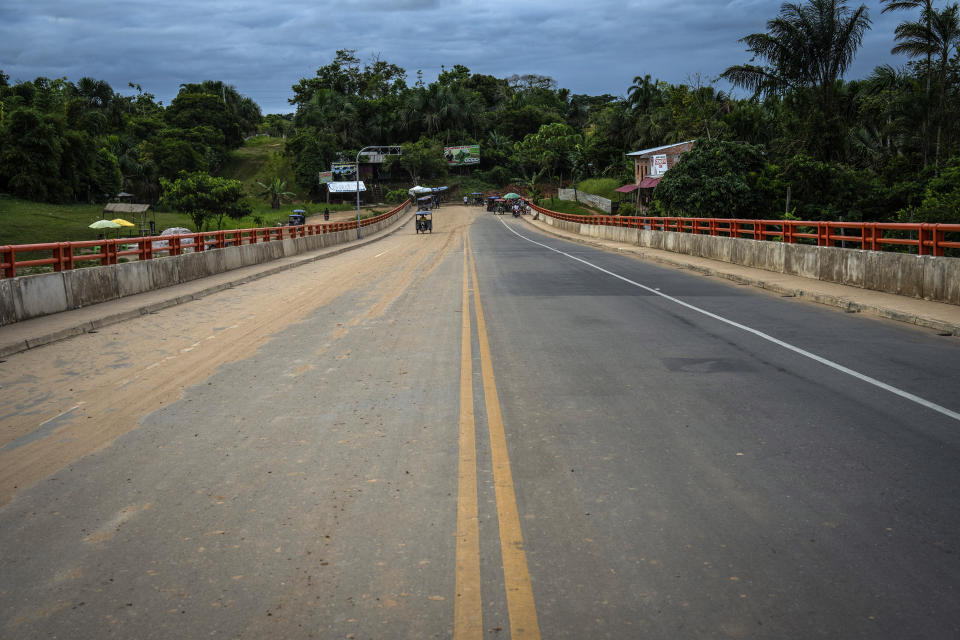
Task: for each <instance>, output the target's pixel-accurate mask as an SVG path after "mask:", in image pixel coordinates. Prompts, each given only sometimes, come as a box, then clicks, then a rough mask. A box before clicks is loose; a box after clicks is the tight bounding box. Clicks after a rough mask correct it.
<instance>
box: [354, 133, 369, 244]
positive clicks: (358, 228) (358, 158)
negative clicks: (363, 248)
mask: <svg viewBox="0 0 960 640" xmlns="http://www.w3.org/2000/svg"><path fill="white" fill-rule="evenodd" d="M363 149H366V147H364V148H363ZM363 149H360V151H357V161H356V162H355V163H354V165H353V166H354V168H355V169H356V175H355V176H354V178H355V179H356V182H354V183H353V186H354V187H356V189H357V240H359V239H360V237H361V236H360V154H361V153H363Z"/></svg>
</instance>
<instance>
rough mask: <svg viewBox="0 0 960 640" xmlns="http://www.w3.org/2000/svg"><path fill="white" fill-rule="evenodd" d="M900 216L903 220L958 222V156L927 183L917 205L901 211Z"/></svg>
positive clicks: (959, 182)
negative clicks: (914, 207) (911, 208)
mask: <svg viewBox="0 0 960 640" xmlns="http://www.w3.org/2000/svg"><path fill="white" fill-rule="evenodd" d="M900 216H901V217H902V218H904V222H907V221H909V222H915V221H916V222H942V223H947V224H957V223H960V158H953V159H952V160H951V161H950V162H949V163H947V166H946V167H944V169H943V172H942V173H941V174H940V175H939V176H937V177H935V178H933V179H932V180H930V181H929V182H928V183H927V187H926V189H924V193H923V201H922V202H921V204H920V206H919V207H917V208H916V209H915V210H906V211H901V212H900Z"/></svg>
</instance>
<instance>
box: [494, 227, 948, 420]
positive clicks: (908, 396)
mask: <svg viewBox="0 0 960 640" xmlns="http://www.w3.org/2000/svg"><path fill="white" fill-rule="evenodd" d="M500 222H501V224H503V226H504V227H506V228H507V229H509V230H510V232H511V233H513V234H514V235H516V236H517V237H518V238H522V239H523V240H526V241H527V242H529V243H531V244H535V245H538V246H540V247H543V248H544V249H549V250H550V251H553V252H555V253H559V254H560V255H562V256H566V257H568V258H570V259H571V260H576V261H577V262H581V263H583V264H585V265H587V266H588V267H592V268H594V269H596V270H597V271H600V272H602V273H605V274H607V275H609V276H613V277H614V278H617V279H618V280H622V281H623V282H626V283H628V284H632V285H633V286H635V287H639V288H640V289H643V290H644V291H648V292H650V293H652V294H654V295H657V296H660V297H661V298H664V299H665V300H669V301H670V302H674V303H676V304H678V305H680V306H681V307H686V308H687V309H690V310H691V311H696V312H697V313H702V314H703V315H705V316H707V317H709V318H713V319H714V320H717V321H719V322H723V323H725V324H728V325H730V326H731V327H736V328H737V329H740V330H742V331H746V332H747V333H752V334H753V335H755V336H757V337H758V338H763V339H764V340H767V341H768V342H772V343H773V344H775V345H778V346H780V347H783V348H784V349H787V350H789V351H793V352H794V353H796V354H799V355H801V356H804V357H805V358H809V359H811V360H814V361H815V362H819V363H820V364H822V365H825V366H827V367H830V368H831V369H835V370H836V371H839V372H841V373H845V374H847V375H848V376H852V377H854V378H856V379H857V380H861V381H862V382H866V383H867V384H870V385H873V386H875V387H877V388H880V389H883V390H884V391H888V392H890V393H892V394H894V395H896V396H900V397H901V398H903V399H905V400H909V401H910V402H915V403H916V404H919V405H920V406H922V407H926V408H927V409H930V410H932V411H936V412H937V413H940V414H942V415H945V416H947V417H948V418H953V419H954V420H957V421H960V413H958V412H956V411H952V410H950V409H948V408H946V407H944V406H941V405H939V404H937V403H935V402H931V401H930V400H927V399H925V398H921V397H920V396H917V395H914V394H912V393H910V392H909V391H904V390H903V389H899V388H897V387H894V386H893V385H889V384H887V383H886V382H883V381H881V380H877V379H876V378H871V377H870V376H868V375H866V374H865V373H860V372H859V371H855V370H853V369H850V368H849V367H845V366H843V365H842V364H839V363H837V362H834V361H832V360H827V359H826V358H824V357H822V356H818V355H817V354H815V353H811V352H810V351H807V350H805V349H801V348H800V347H797V346H794V345H792V344H790V343H789V342H784V341H783V340H779V339H777V338H774V337H773V336H771V335H770V334H768V333H764V332H763V331H760V330H758V329H754V328H752V327H748V326H746V325H744V324H740V323H739V322H736V321H734V320H729V319H727V318H724V317H723V316H719V315H717V314H715V313H711V312H710V311H707V310H706V309H701V308H700V307H697V306H694V305H692V304H690V303H689V302H684V301H683V300H679V299H677V298H674V297H673V296H668V295H667V294H665V293H662V292H660V291H659V290H657V289H652V288H650V287H648V286H646V285H643V284H640V283H639V282H635V281H633V280H631V279H629V278H625V277H623V276H621V275H619V274H616V273H614V272H612V271H608V270H607V269H604V268H603V267H599V266H597V265H595V264H593V263H592V262H588V261H587V260H584V259H583V258H578V257H577V256H574V255H571V254H569V253H566V252H564V251H561V250H560V249H555V248H553V247H551V246H548V245H545V244H543V243H542V242H537V241H536V240H533V239H531V238H528V237H526V236H524V235H522V234H520V233H517V232H516V231H514V230H513V229H511V228H510V226H509V225H507V224H506V223H505V222H503V220H501V221H500Z"/></svg>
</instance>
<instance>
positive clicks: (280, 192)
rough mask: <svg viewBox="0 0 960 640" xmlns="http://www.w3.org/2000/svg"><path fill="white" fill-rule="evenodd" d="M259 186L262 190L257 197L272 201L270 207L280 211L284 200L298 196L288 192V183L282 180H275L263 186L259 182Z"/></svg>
mask: <svg viewBox="0 0 960 640" xmlns="http://www.w3.org/2000/svg"><path fill="white" fill-rule="evenodd" d="M257 184H258V185H260V189H261V191H260V193H258V194H257V196H259V197H261V198H263V197H266V198H267V199H268V200H269V201H270V207H271V208H273V209H279V208H280V202H281V201H282V200H289V199H291V198H293V197H294V196H296V195H297V194H295V193H292V192H290V191H287V190H286V189H287V183H286V182H285V181H283V180H281V179H280V178H274V179H272V180H271V181H270V182H269V183H268V184H263V183H262V182H260V181H259V180H258V181H257Z"/></svg>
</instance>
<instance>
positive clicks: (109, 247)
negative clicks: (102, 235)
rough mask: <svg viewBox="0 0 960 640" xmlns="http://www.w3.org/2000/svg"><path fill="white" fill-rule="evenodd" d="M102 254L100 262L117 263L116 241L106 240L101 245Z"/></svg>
mask: <svg viewBox="0 0 960 640" xmlns="http://www.w3.org/2000/svg"><path fill="white" fill-rule="evenodd" d="M103 252H104V256H103V258H101V259H100V264H117V241H116V240H107V241H106V244H105V245H104V247H103Z"/></svg>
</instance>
